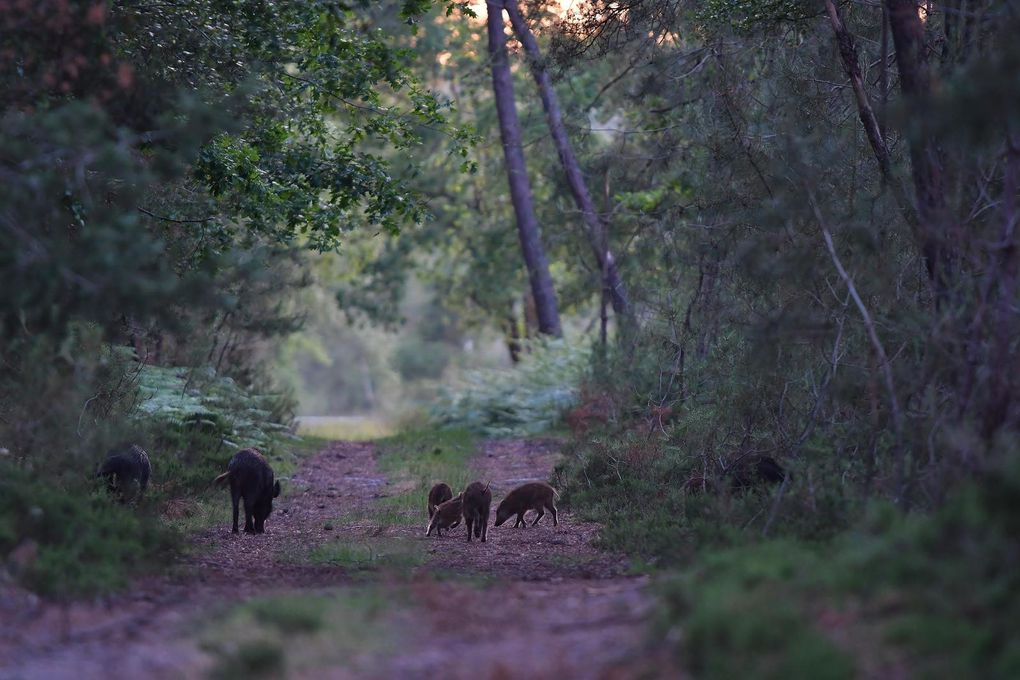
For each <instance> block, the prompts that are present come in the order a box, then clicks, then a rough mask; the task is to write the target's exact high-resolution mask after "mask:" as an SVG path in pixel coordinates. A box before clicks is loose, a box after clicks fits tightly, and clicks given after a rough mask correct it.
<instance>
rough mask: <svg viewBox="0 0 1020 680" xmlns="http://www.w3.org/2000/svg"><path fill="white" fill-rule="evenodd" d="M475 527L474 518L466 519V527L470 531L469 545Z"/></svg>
mask: <svg viewBox="0 0 1020 680" xmlns="http://www.w3.org/2000/svg"><path fill="white" fill-rule="evenodd" d="M474 525H475V519H474V517H465V518H464V526H466V527H467V530H468V543H470V542H471V530H472V529H473V528H474Z"/></svg>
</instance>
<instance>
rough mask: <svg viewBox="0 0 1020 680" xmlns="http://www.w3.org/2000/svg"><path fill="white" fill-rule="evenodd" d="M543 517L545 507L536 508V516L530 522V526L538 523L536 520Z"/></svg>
mask: <svg viewBox="0 0 1020 680" xmlns="http://www.w3.org/2000/svg"><path fill="white" fill-rule="evenodd" d="M543 517H545V509H544V508H539V509H538V517H536V518H535V521H534V522H532V523H531V526H535V525H536V524H538V520H540V519H542V518H543Z"/></svg>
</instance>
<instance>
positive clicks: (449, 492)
mask: <svg viewBox="0 0 1020 680" xmlns="http://www.w3.org/2000/svg"><path fill="white" fill-rule="evenodd" d="M451 498H453V489H451V488H450V485H449V484H447V483H446V482H439V483H438V484H436V485H435V486H433V487H432V490H431V491H429V519H431V518H432V515H434V514H436V508H437V507H438V506H439V504H440V503H445V502H446V501H448V500H450V499H451Z"/></svg>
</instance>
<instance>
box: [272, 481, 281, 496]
mask: <svg viewBox="0 0 1020 680" xmlns="http://www.w3.org/2000/svg"><path fill="white" fill-rule="evenodd" d="M279 495H280V482H277V483H276V484H273V498H276V497H277V496H279Z"/></svg>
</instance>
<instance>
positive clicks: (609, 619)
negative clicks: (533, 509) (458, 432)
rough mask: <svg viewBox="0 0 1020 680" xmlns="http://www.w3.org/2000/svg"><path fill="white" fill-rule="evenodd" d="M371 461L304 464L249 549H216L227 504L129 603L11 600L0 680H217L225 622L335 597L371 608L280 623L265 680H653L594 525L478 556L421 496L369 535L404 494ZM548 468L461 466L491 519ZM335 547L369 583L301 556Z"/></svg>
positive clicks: (494, 541) (572, 522)
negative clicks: (432, 527)
mask: <svg viewBox="0 0 1020 680" xmlns="http://www.w3.org/2000/svg"><path fill="white" fill-rule="evenodd" d="M374 450H375V447H374V445H373V444H371V443H354V442H331V443H330V444H329V445H328V446H326V447H325V448H324V449H323V450H322V451H320V452H319V453H318V454H316V455H314V456H312V457H310V458H309V459H307V460H306V461H305V462H304V464H303V465H302V466H301V468H300V469H299V471H298V472H297V473H296V474H295V475H294V476H293V477H292V478H291V480H290V482H289V484H288V492H287V494H286V495H285V496H284V497H283V498H281V499H280V500H279V501H278V503H277V505H276V509H275V512H274V514H273V516H272V517H271V518H270V520H269V521H268V522H267V525H266V526H267V533H266V534H264V535H261V536H246V535H244V534H241V535H240V536H234V535H232V534H230V532H229V500H228V498H227V497H226V494H224V500H223V522H222V524H220V525H218V526H216V527H215V528H212V529H208V530H205V531H203V532H200V533H198V534H197V535H196V536H195V538H194V546H193V548H194V549H193V550H191V551H190V555H189V556H187V557H185V558H184V559H182V560H181V562H180V564H179V565H177V566H176V567H175V568H174V569H172V570H170V573H169V574H167V575H164V576H161V577H158V578H155V577H154V578H147V579H142V580H140V581H138V582H137V584H136V586H135V587H134V588H132V589H131V592H129V593H125V594H122V595H118V596H114V597H112V598H108V599H105V600H102V601H95V602H91V601H89V602H76V603H73V604H71V605H59V604H55V603H49V602H42V601H39V600H37V599H35V598H32V597H27V596H23V595H22V597H21V600H20V601H18V602H14V603H13V605H12V603H11V599H12V598H13V597H15V595H10V596H6V597H0V601H2V600H3V599H7V600H8V601H7V602H0V614H2V616H3V620H2V622H0V678H3V679H6V678H26V679H31V678H76V679H77V680H82V679H84V678H101V677H110V675H111V674H117V675H127V676H129V677H155V678H182V677H183V678H191V677H206V676H208V675H209V674H210V673H212V674H216V673H219V674H220V675H230V674H231V673H230V668H231V667H230V666H225V665H224V664H225V662H224V658H223V656H224V653H225V652H224V649H226V650H227V654H228V656H229V652H230V650H231V646H230V645H231V644H232V643H227V644H226V645H224V644H223V641H222V640H220V642H218V643H217V642H216V634H217V631H218V630H219V629H220V628H222V627H224V626H226V625H227V624H224V623H222V622H223V621H226V620H227V619H228V618H229V616H230V612H231V611H233V610H235V609H236V608H237V607H238V605H240V604H241V603H243V602H246V601H250V600H251V598H256V599H258V598H266V597H274V598H282V599H280V600H273V602H274V603H276V604H272V605H270V609H271V610H272V609H275V608H277V607H279V608H284V609H285V608H286V598H288V597H292V596H293V597H305V598H306V599H307V598H308V597H309V596H311V597H312V599H313V601H314V602H316V603H317V606H318V604H321V603H329V602H332V601H333V600H334V599H336V600H337V601H338V602H347V601H359V602H360V601H366V600H369V599H370V600H371V601H373V602H375V604H374V605H372V606H371V607H370V609H369V610H368V611H367V613H366V611H365V610H364V607H361V609H360V610H358V611H352V612H350V613H349V614H348V613H345V611H344V610H343V609H342V608H341V610H340V613H339V614H334V618H333V619H330V623H327V624H325V625H324V626H323V628H322V630H320V631H318V632H315V633H314V634H313V633H312V632H309V633H308V634H307V635H304V636H302V634H301V632H300V631H297V632H295V630H294V629H293V627H292V626H290V627H289V626H287V625H280V628H279V631H278V635H277V637H279V638H280V640H279V644H280V648H281V651H280V654H279V655H278V657H279V658H278V657H277V656H273V655H270V656H269V657H268V658H269V659H270V661H271V662H272V664H277V665H276V666H270V667H271V668H277V670H275V671H274V672H271V673H269V674H268V675H269V677H280V676H287V677H331V678H333V677H335V678H419V677H421V678H424V677H435V676H440V675H441V676H444V677H447V678H472V679H481V678H516V677H528V678H631V677H637V676H639V675H640V676H641V677H654V676H655V675H657V674H658V673H649V671H651V670H652V669H658V671H659V673H661V672H662V666H661V664H662V663H663V662H664V659H663V658H661V657H660V656H659V655H658V654H656V655H652V654H650V650H649V649H647V647H646V645H645V642H644V641H645V633H646V630H647V622H648V618H649V616H650V612H651V599H650V597H649V596H648V595H647V594H646V593H645V586H646V581H645V579H643V578H640V577H633V576H628V575H626V574H625V564H624V561H623V560H622V559H621V558H619V557H617V556H612V555H608V554H606V553H603V552H600V551H598V550H596V549H595V548H594V547H593V545H592V542H593V540H594V538H595V535H596V532H597V529H598V527H597V526H595V525H592V524H588V523H584V522H581V521H580V520H578V519H577V518H575V517H574V516H573V515H572V514H571V513H570V512H567V511H561V513H560V524H559V527H557V528H554V527H553V526H552V522H551V521H550V519H551V518H550V517H549V516H548V515H547V516H546V517H545V518H544V520H543V523H542V524H539V525H538V526H537V527H530V526H529V527H528V528H525V529H513V528H511V527H510V524H509V523H508V524H506V525H504V526H503V527H499V528H495V527H493V526H491V523H490V527H489V540H488V542H487V543H481V542H478V541H473V542H471V543H468V542H467V541H466V540H465V533H464V531H465V530H464V527H463V525H462V526H460V527H457V528H456V529H454V531H453V532H452V533H450V534H448V535H445V536H443V537H442V538H436V537H435V536H433V537H429V538H426V537H425V536H424V527H425V523H426V513H425V508H424V505H425V499H424V497H423V498H422V499H421V506H422V507H421V513H420V518H419V519H420V521H417V522H414V521H408V518H404V521H396V522H390V521H385V520H382V519H381V516H382V515H384V514H385V513H386V505H385V504H386V500H387V499H389V498H393V497H394V496H397V495H399V494H400V493H402V492H405V491H406V486H407V482H402V481H401V480H391V479H387V478H386V477H385V476H384V475H383V474H382V473H381V472H380V471H379V470H378V468H377V466H376V460H375V457H374ZM556 457H557V450H556V446H555V444H554V443H552V442H548V441H532V440H499V441H487V442H483V443H482V444H481V445H480V447H479V450H478V451H477V452H476V454H475V455H474V457H473V458H472V460H471V467H472V473H473V476H474V477H476V478H478V479H482V480H484V481H487V482H489V483H490V484H491V487H492V489H493V510H492V516H493V518H494V516H495V505H496V504H497V503H498V501H499V500H500V499H501V498H502V497H503V496H504V495H505V493H506V492H507V491H508V490H510V489H511V488H513V487H514V486H516V485H517V484H520V483H522V482H524V481H527V480H532V479H548V478H549V476H550V474H551V472H552V467H553V465H554V464H555V461H556ZM331 546H332V547H333V549H336V546H340V553H342V554H346V552H345V551H347V552H349V551H351V550H355V552H357V554H364V553H365V552H366V551H367V554H368V555H373V556H374V555H376V554H377V553H378V556H377V557H375V558H373V559H372V560H371V562H372V563H371V565H369V568H365V567H364V565H359V564H354V565H352V564H351V563H350V559H347V560H344V559H340V560H334V561H332V563H330V560H321V559H320V560H315V559H311V558H310V556H311V555H312V554H313V552H314V551H315V550H316V549H327V548H330V547H331ZM394 547H398V549H397V550H396V551H395V552H394V553H392V554H391V553H390V552H388V551H392V550H393V549H394ZM0 592H3V591H0ZM280 603H283V604H280ZM323 606H326V605H323ZM338 606H339V605H338ZM272 613H273V611H270V614H272ZM299 621H300V620H299ZM359 621H361V622H362V623H361V624H359V623H358V622H359ZM249 627H251V626H249ZM331 636H332V639H331ZM313 638H314V639H317V640H318V642H317V643H315V642H314V641H310V640H312V639H313ZM211 641H212V642H211ZM254 644H256V645H259V644H263V646H264V643H260V642H258V641H256V642H255V643H254ZM235 646H236V645H235ZM235 651H236V650H235ZM256 656H258V655H256ZM235 661H236V659H235ZM242 661H243V659H242ZM249 663H251V664H252V665H253V666H254V667H257V666H258V664H257V663H256V662H249ZM250 670H252V668H251V667H249V671H250ZM670 675H672V674H670Z"/></svg>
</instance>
